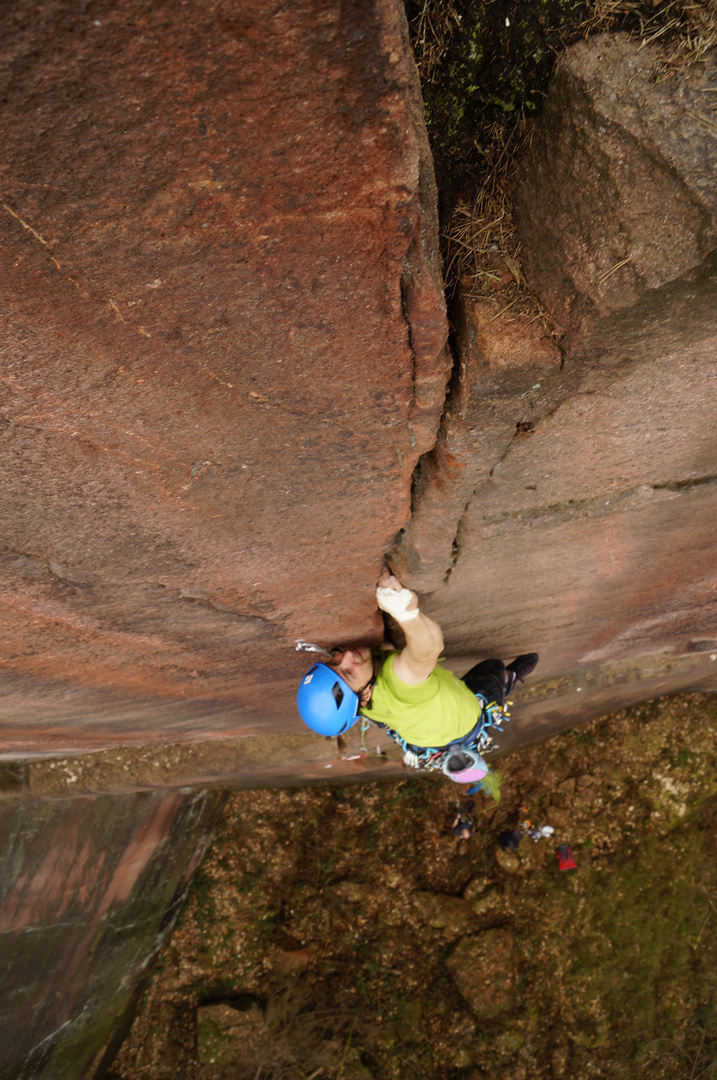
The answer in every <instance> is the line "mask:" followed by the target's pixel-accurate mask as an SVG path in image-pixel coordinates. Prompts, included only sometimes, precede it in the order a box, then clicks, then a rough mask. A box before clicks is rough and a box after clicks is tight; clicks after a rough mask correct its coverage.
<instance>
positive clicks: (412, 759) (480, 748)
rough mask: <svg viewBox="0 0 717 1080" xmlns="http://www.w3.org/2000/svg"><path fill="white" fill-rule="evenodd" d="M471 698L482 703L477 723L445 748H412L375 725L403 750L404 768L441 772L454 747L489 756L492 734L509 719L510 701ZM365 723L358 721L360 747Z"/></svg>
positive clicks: (397, 736)
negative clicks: (468, 731) (502, 702)
mask: <svg viewBox="0 0 717 1080" xmlns="http://www.w3.org/2000/svg"><path fill="white" fill-rule="evenodd" d="M475 696H476V697H477V698H478V700H479V701H481V702H482V703H483V709H482V712H481V719H480V722H479V724H478V725H476V727H475V728H473V730H472V731H471V732H470V733H469V734H468V735H466V736H464V738H463V739H456V741H455V742H453V743H451V744H450V746H447V747H446V746H442V747H435V746H412V745H411V744H410V743H407V742H406V740H405V739H403V738H401V736H400V735H399V734H398V732H397V731H394V730H393V729H392V728H390V727H387V726H385V725H384V724H379V726H380V727H382V728H383V730H384V731H385V732H386V734H387V735H388V737H389V738H390V739H393V741H394V742H395V743H396V744H397V745H398V746H400V747H401V749H402V750H403V763H404V765H407V766H408V768H410V769H418V770H420V771H423V772H425V771H436V770H441V769H443V764H444V762H445V760H446V758H447V757H448V755H449V753H450V752H451V751H452V750H456V749H457V748H458V747H465V749H466V750H473V751H474V752H475V753H477V754H479V755H480V756H481V757H482V756H483V755H484V754H489V753H490V751H491V750H495V747H494V746H493V745H492V744H493V734H494V732H500V731H501V730H502V725H503V724H504V723H506V722H507V721H509V720H510V713H509V712H508V706H509V705H512V704H513V702H512V701H506V702H505V704H503V705H499V704H498V702H496V701H488V699H487V698H486V697H485V695H484V694H480V693H479V694H476V695H475ZM369 723H370V721H369V720H368V719H367V718H366V717H362V718H361V741H362V744H363V745H364V746H365V742H364V734H365V732H366V731H367V730H368V725H369Z"/></svg>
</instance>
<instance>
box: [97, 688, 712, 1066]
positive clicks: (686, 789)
mask: <svg viewBox="0 0 717 1080" xmlns="http://www.w3.org/2000/svg"><path fill="white" fill-rule="evenodd" d="M716 759H717V698H715V697H707V696H698V695H688V696H681V697H675V698H666V699H662V700H660V701H657V702H653V703H649V704H646V705H643V706H640V707H638V708H635V709H631V710H627V711H625V712H622V713H619V714H617V715H615V716H613V717H609V718H607V719H605V720H602V721H599V722H595V723H593V724H590V725H587V726H585V727H583V728H581V729H579V730H576V731H574V732H568V733H564V734H562V735H559V736H556V737H555V738H554V739H552V740H550V741H549V742H547V743H545V744H542V745H540V746H536V747H532V748H528V749H526V750H522V751H520V752H518V753H515V754H513V755H511V756H510V758H507V759H504V760H503V761H501V763H500V768H501V771H502V772H503V774H504V785H503V799H502V802H501V804H500V806H499V807H498V808H496V807H495V806H494V805H493V804H492V803H489V802H488V801H483V802H481V803H480V804H479V805H478V806H477V807H476V810H475V816H476V825H477V828H476V833H475V835H474V837H473V838H472V839H470V840H458V839H457V838H456V837H455V836H454V835H453V834H452V831H451V824H452V820H453V812H454V807H455V804H454V797H455V789H454V787H453V785H451V784H450V782H449V781H447V780H445V781H444V780H439V781H434V780H424V779H416V780H413V779H411V780H405V781H398V782H387V783H384V784H373V785H366V786H357V787H342V788H337V787H320V788H306V789H301V790H292V791H279V792H277V791H262V792H243V793H238V794H235V795H233V796H232V797H231V799H230V801H229V804H228V808H227V811H226V813H225V816H224V818H223V821H222V824H221V827H220V829H219V832H218V834H217V837H216V840H215V843H214V846H213V848H212V849H211V852H210V854H209V856H208V857H207V860H206V861H205V864H204V866H203V868H202V870H201V872H200V874H199V876H198V877H197V879H196V881H195V884H194V887H193V889H192V893H191V896H190V899H189V901H188V903H187V905H186V908H185V911H184V914H183V917H182V920H181V923H180V926H179V927H178V929H177V930H176V931H175V933H174V936H173V938H172V941H171V942H170V943H169V945H168V946H167V947H166V948H165V949H164V952H163V953H162V956H161V958H160V963H159V966H158V968H157V970H156V971H155V973H154V975H153V977H152V980H151V982H150V984H149V986H148V988H147V990H146V993H145V996H144V1000H143V1003H142V1005H141V1008H140V1011H139V1014H138V1016H137V1019H136V1021H135V1024H134V1027H133V1029H132V1032H131V1034H130V1036H129V1038H128V1040H127V1042H126V1043H125V1046H124V1047H123V1050H122V1052H121V1055H120V1058H119V1059H118V1061H117V1063H116V1065H115V1067H114V1071H113V1072H112V1076H113V1077H114V1078H115V1080H139V1078H140V1077H146V1078H148V1080H149V1078H152V1080H164V1078H167V1080H168V1078H169V1077H172V1078H173V1080H174V1078H187V1080H188V1078H193V1080H229V1078H232V1080H241V1078H244V1077H247V1078H252V1080H261V1078H265V1080H269V1078H272V1077H273V1078H278V1077H286V1078H299V1077H304V1078H308V1077H309V1076H312V1077H314V1078H315V1080H318V1078H319V1077H324V1078H336V1080H338V1078H339V1077H340V1078H342V1080H352V1078H354V1080H359V1078H363V1077H373V1078H376V1080H378V1078H384V1077H385V1078H394V1077H396V1078H397V1077H401V1078H403V1077H412V1076H416V1077H423V1078H430V1080H433V1078H435V1080H439V1078H441V1080H443V1078H445V1077H448V1078H451V1077H456V1078H458V1077H463V1078H465V1080H469V1078H470V1080H477V1078H482V1077H487V1078H491V1080H497V1078H498V1077H500V1078H501V1080H521V1078H522V1080H525V1078H528V1077H530V1078H534V1080H541V1078H543V1077H544V1078H546V1080H548V1078H549V1080H552V1078H554V1077H561V1076H566V1077H567V1076H571V1077H576V1078H579V1080H587V1078H591V1077H610V1078H611V1080H613V1078H615V1080H621V1078H625V1080H628V1078H630V1080H643V1078H644V1080H647V1078H648V1077H649V1078H651V1080H652V1078H663V1080H673V1078H674V1080H678V1078H679V1080H684V1078H685V1077H687V1078H690V1077H691V1080H697V1077H702V1078H703V1080H704V1078H706V1077H713V1076H715V1075H717V1014H716V1013H715V1005H714V1002H715V981H716V980H717V974H716V972H717V900H716V899H715V897H716V896H717V891H716V889H717V863H716V861H715V854H716V853H717V782H716V780H715V776H716V775H717V774H716V772H715V766H716V764H717V760H716ZM526 814H527V816H528V817H529V818H530V819H531V820H532V821H533V823H534V824H543V823H545V822H550V823H552V824H553V826H554V828H555V830H556V831H555V835H554V837H553V838H552V840H551V841H549V842H548V841H545V840H542V841H540V842H538V843H534V842H533V841H531V840H529V839H527V838H526V839H523V841H522V843H521V845H520V847H519V848H518V851H517V853H516V854H515V855H510V854H506V853H504V852H502V851H501V849H500V847H499V844H498V842H497V837H498V835H499V833H500V832H501V830H503V829H506V828H514V827H515V826H516V825H517V824H518V822H519V821H520V820H522V819H524V818H525V817H526ZM559 843H570V844H572V846H573V847H574V850H575V855H576V859H577V863H578V870H577V872H561V871H560V870H559V868H558V864H557V860H556V857H555V851H554V849H555V846H556V844H559ZM496 930H498V931H500V932H501V934H500V935H499V936H501V939H502V940H506V935H508V936H509V938H510V942H511V947H512V948H513V955H514V956H515V965H516V966H515V971H508V972H507V973H506V971H502V972H496V973H495V974H496V977H497V978H500V980H501V987H502V991H501V992H502V993H506V992H507V993H508V999H507V1001H508V1003H507V1004H506V1005H504V1006H503V1007H502V1011H500V1012H499V1013H498V1015H496V1016H492V1017H491V1018H490V1019H488V1018H487V1017H486V1015H483V1014H482V1013H485V1010H482V1009H481V1002H480V997H475V998H473V999H472V1001H471V1002H470V1003H469V1002H468V1001H467V1000H465V998H464V997H463V996H462V995H461V993H459V991H458V989H457V984H458V983H459V982H460V983H461V985H462V986H465V982H466V980H468V982H470V979H471V978H474V977H475V978H476V979H478V980H480V978H482V977H483V975H484V972H482V971H476V972H471V971H463V972H460V971H458V972H457V971H456V967H455V961H452V960H451V958H452V957H453V956H454V954H455V951H456V948H457V946H458V943H459V942H463V943H464V946H463V947H467V949H468V952H470V950H471V949H473V950H474V952H473V955H475V950H476V949H478V950H480V949H481V947H482V945H481V942H483V943H484V944H489V943H490V940H492V939H491V938H490V937H489V936H488V935H489V933H491V932H492V933H495V932H496ZM496 940H497V939H496ZM454 976H455V977H454ZM506 987H507V988H508V990H507V991H506ZM218 1003H223V1004H224V1005H228V1006H229V1010H225V1013H226V1015H229V1016H230V1017H232V1016H233V1017H236V1018H237V1019H236V1023H235V1026H231V1025H230V1027H229V1028H228V1029H226V1028H225V1030H224V1033H223V1034H222V1032H221V1030H219V1034H217V1031H215V1028H216V1026H217V1017H219V1019H220V1020H221V1017H222V1013H221V1010H220V1011H219V1013H217V1012H216V1011H215V1012H213V1013H212V1012H204V1013H203V1012H202V1007H203V1006H213V1005H216V1004H218ZM224 1019H226V1016H225V1017H224ZM198 1025H199V1034H198ZM242 1025H244V1026H242ZM220 1028H221V1025H220ZM210 1036H211V1038H210ZM222 1039H223V1040H224V1042H222ZM217 1040H218V1041H217ZM210 1045H211V1046H213V1047H215V1050H214V1051H212V1052H213V1053H214V1055H215V1056H214V1061H213V1062H212V1060H211V1059H210V1058H208V1056H207V1054H208V1051H207V1050H206V1047H207V1046H210ZM222 1062H223V1063H222Z"/></svg>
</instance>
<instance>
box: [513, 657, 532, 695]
mask: <svg viewBox="0 0 717 1080" xmlns="http://www.w3.org/2000/svg"><path fill="white" fill-rule="evenodd" d="M537 665H538V654H537V652H529V653H523V654H522V655H521V656H516V658H515V660H514V661H513V663H512V664H508V665H507V667H506V669H505V670H506V673H507V675H508V685H507V687H506V693H507V694H509V693H510V691H511V690H512V689H513V687H514V686H515V684H516V682H517V680H518V679H520V681H521V682H522V681H523V679H524V678H525V677H526V676H527V675H530V673H531V671H535V668H536V667H537Z"/></svg>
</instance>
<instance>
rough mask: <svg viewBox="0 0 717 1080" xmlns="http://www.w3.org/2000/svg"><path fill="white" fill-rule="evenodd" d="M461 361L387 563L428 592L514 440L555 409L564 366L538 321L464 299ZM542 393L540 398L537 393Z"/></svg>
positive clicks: (458, 346) (459, 310) (447, 567)
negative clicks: (475, 502)
mask: <svg viewBox="0 0 717 1080" xmlns="http://www.w3.org/2000/svg"><path fill="white" fill-rule="evenodd" d="M455 325H456V332H455V342H454V346H453V347H454V350H455V356H456V359H455V364H454V368H453V378H452V380H451V383H450V386H449V390H448V394H447V396H446V403H445V407H444V411H443V416H442V419H441V426H440V429H439V432H438V438H437V440H436V443H435V446H434V447H433V448H432V449H431V450H430V452H429V453H427V454H425V455H424V456H423V457H422V458H421V460H420V462H419V464H418V467H417V470H416V473H415V475H414V486H413V507H412V515H411V520H410V521H409V522H408V524H407V526H406V528H405V529H404V530H403V532H402V533H401V534H400V536H399V538H398V540H397V543H396V546H395V548H394V550H393V551H392V552H391V554H390V556H389V559H390V561H391V562H392V564H393V565H394V566H395V568H396V570H397V572H398V573H399V575H403V576H404V577H405V578H406V580H407V581H410V583H411V584H412V585H413V587H414V588H416V589H418V590H419V591H421V592H423V593H430V592H433V591H435V589H437V588H439V586H440V585H441V584H442V583H443V582H444V581H445V579H446V576H447V575H448V574H449V573H450V571H451V569H452V567H453V566H454V564H455V561H456V559H457V557H458V554H459V552H460V533H461V526H462V522H463V520H464V518H465V515H466V513H467V512H468V509H469V507H470V504H471V502H472V500H473V498H474V495H475V493H476V491H477V490H478V489H479V488H480V487H481V485H482V484H483V483H484V482H487V481H489V480H490V477H491V475H492V473H493V470H494V469H495V468H496V467H497V464H499V463H500V461H502V460H503V458H504V457H505V456H506V454H507V453H508V452H509V450H510V447H511V444H512V442H513V441H514V440H515V439H517V438H524V437H525V436H526V434H527V433H528V432H529V431H530V430H531V427H532V425H533V424H534V422H535V419H534V418H535V417H536V416H539V415H542V414H543V413H544V412H545V411H549V410H550V408H552V407H554V402H553V400H552V396H551V395H553V394H555V393H558V394H560V392H561V390H560V388H559V387H557V386H555V387H552V388H551V390H550V392H549V393H548V394H547V395H546V390H545V389H544V388H543V387H544V384H545V383H547V382H550V381H551V380H553V381H554V379H553V377H554V376H555V375H559V373H560V370H561V366H562V359H563V358H562V355H561V352H560V349H559V348H558V346H557V345H556V344H555V343H554V342H553V341H552V340H551V339H550V338H548V337H547V336H546V335H545V334H544V332H543V329H542V327H541V326H540V324H538V323H535V322H533V323H528V322H526V321H525V320H523V319H521V318H520V317H519V316H516V315H514V314H512V313H511V312H510V311H502V310H501V307H500V302H499V301H498V300H493V299H479V300H472V299H469V298H467V297H459V300H458V303H457V307H456V312H455ZM538 391H540V393H538Z"/></svg>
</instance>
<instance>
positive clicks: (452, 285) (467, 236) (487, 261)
mask: <svg viewBox="0 0 717 1080" xmlns="http://www.w3.org/2000/svg"><path fill="white" fill-rule="evenodd" d="M526 138H527V125H526V121H525V118H524V116H523V115H522V113H521V115H519V117H518V118H517V120H514V121H513V124H512V125H509V124H505V123H500V122H496V123H494V124H493V125H492V126H491V127H490V128H488V129H486V130H485V131H484V132H482V138H481V146H480V150H481V153H482V155H483V156H484V158H485V160H486V171H485V174H484V176H483V180H482V182H481V184H480V186H479V188H478V190H477V192H476V195H475V197H474V198H473V200H472V201H470V202H466V201H460V202H458V204H457V205H456V207H455V210H454V211H453V215H452V217H451V220H450V223H449V226H448V229H447V231H446V233H445V234H444V240H445V242H446V249H445V267H444V276H445V279H446V283H447V288H448V290H449V294H453V293H454V292H455V290H456V288H457V287H458V285H459V284H460V288H461V290H462V291H463V294H464V295H467V296H469V297H471V298H473V299H478V298H481V297H482V298H486V297H491V298H494V299H495V300H496V302H497V306H498V311H497V314H496V316H495V317H496V318H498V316H499V315H502V314H503V312H505V311H508V310H510V311H511V312H512V314H513V315H517V316H522V317H525V318H528V319H530V320H531V321H533V320H535V319H537V320H539V321H540V322H541V324H542V326H543V328H544V330H545V332H546V333H547V334H549V335H550V336H552V337H557V336H558V334H557V332H556V330H555V328H554V326H553V324H552V322H551V320H550V317H549V315H548V313H547V311H546V310H545V308H544V307H543V306H542V304H541V303H540V302H539V300H538V299H537V297H535V295H534V294H533V293H532V292H531V291H530V290H529V289H528V288H527V286H526V284H525V279H524V277H523V272H522V269H521V263H520V243H519V242H518V239H517V237H516V228H515V223H514V221H513V213H512V201H511V197H510V190H509V177H510V176H511V174H512V172H513V164H514V161H515V159H516V157H517V156H518V154H519V153H520V152H521V150H522V149H523V146H524V145H525V141H526Z"/></svg>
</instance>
